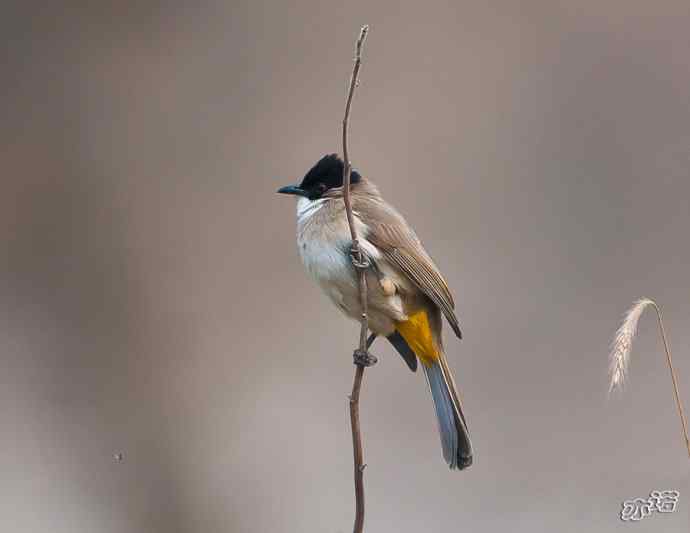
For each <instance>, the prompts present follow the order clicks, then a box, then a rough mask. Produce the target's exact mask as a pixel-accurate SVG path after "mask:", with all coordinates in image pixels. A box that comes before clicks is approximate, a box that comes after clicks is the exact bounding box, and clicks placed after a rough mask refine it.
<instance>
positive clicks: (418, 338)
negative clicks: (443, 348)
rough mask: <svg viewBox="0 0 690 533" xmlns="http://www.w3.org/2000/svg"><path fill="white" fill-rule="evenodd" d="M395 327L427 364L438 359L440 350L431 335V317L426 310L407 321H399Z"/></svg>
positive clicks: (429, 364)
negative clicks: (429, 317)
mask: <svg viewBox="0 0 690 533" xmlns="http://www.w3.org/2000/svg"><path fill="white" fill-rule="evenodd" d="M395 329H397V330H398V332H399V333H400V335H402V337H403V339H405V342H407V344H408V346H409V347H410V348H411V349H412V351H413V352H414V353H415V355H416V356H417V357H419V360H420V361H421V362H422V363H424V365H426V366H431V365H432V364H433V363H434V361H436V360H438V350H437V349H436V345H435V344H434V339H433V338H432V336H431V328H430V327H429V319H428V318H427V316H426V311H419V312H417V313H415V314H413V315H410V318H409V319H408V320H406V321H405V322H397V323H396V324H395Z"/></svg>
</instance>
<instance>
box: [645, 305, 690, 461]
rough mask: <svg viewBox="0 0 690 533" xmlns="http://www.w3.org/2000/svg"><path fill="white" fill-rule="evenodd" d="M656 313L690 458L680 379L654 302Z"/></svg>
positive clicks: (659, 312) (689, 440)
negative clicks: (679, 388) (680, 393)
mask: <svg viewBox="0 0 690 533" xmlns="http://www.w3.org/2000/svg"><path fill="white" fill-rule="evenodd" d="M652 305H653V306H654V309H655V311H656V317H657V319H658V321H659V330H660V331H661V340H662V342H663V343H664V350H665V351H666V361H667V363H668V369H669V370H670V371H671V380H672V381H673V394H674V395H675V398H676V407H677V408H678V416H680V421H681V423H682V424H683V437H685V447H686V448H687V449H688V457H690V439H689V438H688V421H687V420H686V419H685V411H683V404H682V403H681V401H680V395H679V394H678V379H677V378H676V371H675V369H674V368H673V362H672V361H671V350H670V349H669V347H668V341H667V340H666V330H665V329H664V321H663V320H662V319H661V309H659V306H658V305H657V304H656V302H654V303H653V304H652Z"/></svg>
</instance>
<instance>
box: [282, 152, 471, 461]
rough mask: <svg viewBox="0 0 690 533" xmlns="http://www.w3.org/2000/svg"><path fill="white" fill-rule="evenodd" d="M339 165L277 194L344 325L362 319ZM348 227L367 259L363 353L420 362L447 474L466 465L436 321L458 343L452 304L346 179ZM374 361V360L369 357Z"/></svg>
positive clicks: (419, 248) (415, 250)
mask: <svg viewBox="0 0 690 533" xmlns="http://www.w3.org/2000/svg"><path fill="white" fill-rule="evenodd" d="M344 165H345V163H344V161H343V159H342V158H340V157H339V156H338V154H327V155H325V156H323V157H322V158H321V159H320V160H319V161H317V162H316V164H314V165H313V166H312V168H311V169H310V170H309V171H308V172H307V173H306V174H305V175H304V177H303V179H302V180H301V182H300V183H299V184H298V185H288V186H285V187H281V188H280V189H278V191H277V192H278V193H281V194H287V195H293V196H296V197H297V198H298V200H297V247H298V250H299V254H300V257H301V259H302V262H303V263H304V266H305V268H306V270H307V272H308V274H309V275H310V276H311V277H312V278H313V279H314V281H316V283H317V284H318V285H319V286H320V288H321V289H322V290H323V292H325V294H326V295H327V296H328V297H329V298H330V300H331V301H332V302H333V303H334V304H335V306H336V307H338V308H339V309H340V310H341V311H342V312H343V313H344V314H345V315H346V316H347V317H349V318H352V319H354V320H359V319H360V318H361V315H362V308H361V304H360V299H359V297H360V295H359V289H358V287H359V285H358V274H357V271H356V269H355V267H354V265H353V264H352V260H351V255H350V254H351V248H352V237H351V233H350V229H349V225H348V221H347V215H346V210H345V203H344V201H343V198H344V196H343V193H344V187H343V170H344ZM350 200H351V205H352V215H353V223H354V225H355V228H356V231H357V236H358V241H359V244H360V249H361V250H362V252H363V254H364V256H365V257H366V263H368V265H369V266H368V267H367V268H366V281H367V289H368V290H367V319H368V328H369V330H370V331H371V336H370V337H369V341H368V346H369V345H370V344H371V343H372V342H373V340H374V339H375V338H376V337H385V338H386V339H388V341H389V342H390V344H391V345H392V346H393V348H394V349H395V350H396V351H397V352H398V353H399V354H400V355H401V356H402V358H403V360H404V361H405V363H406V364H407V366H408V367H409V369H410V370H411V371H413V372H415V371H416V370H417V366H418V364H417V362H418V361H419V363H420V366H421V367H422V369H423V371H424V374H425V376H426V382H427V384H428V387H429V390H430V391H431V397H432V400H433V404H434V407H435V413H436V418H437V421H438V430H439V434H440V439H441V447H442V450H443V457H444V459H445V461H446V463H447V464H448V466H449V467H450V469H458V470H463V469H465V468H467V467H469V466H470V465H471V464H472V460H473V449H472V444H471V442H470V437H469V432H468V429H467V421H466V420H465V415H464V414H463V408H462V402H461V399H460V394H459V392H458V387H457V385H456V382H455V379H454V377H453V373H452V372H451V369H450V366H449V364H448V360H447V358H446V355H445V350H444V346H443V339H442V331H441V330H442V326H443V318H442V317H445V319H446V321H447V322H448V324H449V325H450V327H451V329H452V330H453V332H454V333H455V335H456V336H457V337H458V338H462V333H461V331H460V325H459V323H458V319H457V317H456V314H455V304H454V301H453V296H452V295H451V292H450V289H449V288H448V284H447V283H446V281H445V279H444V278H443V276H442V275H441V273H440V271H439V269H438V267H437V266H436V265H435V264H434V262H433V260H432V259H431V257H430V256H429V254H428V253H427V252H426V250H425V249H424V246H423V245H422V243H421V241H420V239H419V238H418V237H417V235H416V233H415V232H414V230H413V229H412V228H411V227H410V225H409V224H408V223H407V222H406V220H405V219H404V218H403V216H402V215H401V214H400V213H399V212H398V211H397V210H396V209H395V208H394V207H393V206H392V205H390V204H389V203H388V202H386V201H385V200H384V199H383V197H382V196H381V193H380V192H379V189H378V188H377V186H376V185H375V184H374V182H373V181H372V180H370V179H368V178H367V177H365V176H363V175H362V174H361V173H360V172H358V171H357V170H355V169H352V170H351V174H350ZM372 357H373V356H372Z"/></svg>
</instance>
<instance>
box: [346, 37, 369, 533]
mask: <svg viewBox="0 0 690 533" xmlns="http://www.w3.org/2000/svg"><path fill="white" fill-rule="evenodd" d="M368 31H369V26H362V29H361V30H360V32H359V38H358V39H357V44H356V47H355V63H354V66H353V68H352V75H351V76H350V88H349V91H348V93H347V103H346V104H345V117H344V118H343V160H344V165H343V200H344V202H345V213H346V215H347V223H348V225H349V226H350V234H351V236H352V250H351V256H350V257H351V259H352V264H353V265H354V267H355V269H356V270H357V273H358V281H359V301H360V306H361V309H362V315H361V317H360V322H361V328H360V334H359V347H358V348H357V350H355V353H354V358H355V364H356V366H357V368H356V369H355V377H354V382H353V384H352V394H351V395H350V425H351V427H352V452H353V456H354V475H355V523H354V527H353V532H354V533H361V532H362V530H363V528H364V467H365V465H364V452H363V450H362V434H361V430H360V426H359V391H360V389H361V387H362V378H363V377H364V367H365V363H364V362H363V361H366V359H367V358H368V354H367V330H368V329H369V326H368V319H367V280H366V269H367V267H368V266H369V262H368V260H367V258H366V256H365V255H364V253H363V252H362V248H361V246H360V244H359V240H358V238H357V228H356V227H355V223H354V218H353V215H352V205H351V203H350V174H351V173H352V165H351V163H350V155H349V152H348V146H347V133H348V125H349V121H350V108H351V107H352V97H353V95H354V92H355V87H357V85H358V77H359V67H360V65H361V63H362V47H363V45H364V41H365V39H366V38H367V33H368Z"/></svg>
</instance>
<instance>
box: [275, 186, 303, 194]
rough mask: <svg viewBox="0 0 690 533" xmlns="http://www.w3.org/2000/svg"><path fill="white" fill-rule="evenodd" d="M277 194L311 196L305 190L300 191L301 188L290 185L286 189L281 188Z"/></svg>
mask: <svg viewBox="0 0 690 533" xmlns="http://www.w3.org/2000/svg"><path fill="white" fill-rule="evenodd" d="M276 192H279V193H280V194H294V195H295V196H307V194H309V193H307V191H305V190H304V189H300V188H299V187H297V186H295V185H288V186H286V187H281V188H280V189H278V190H277V191H276Z"/></svg>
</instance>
